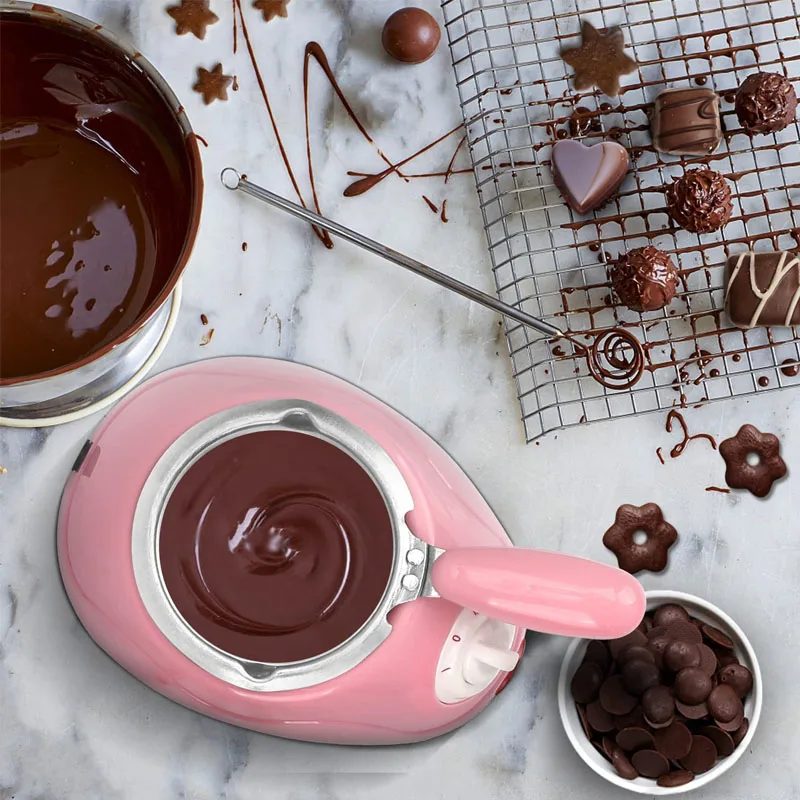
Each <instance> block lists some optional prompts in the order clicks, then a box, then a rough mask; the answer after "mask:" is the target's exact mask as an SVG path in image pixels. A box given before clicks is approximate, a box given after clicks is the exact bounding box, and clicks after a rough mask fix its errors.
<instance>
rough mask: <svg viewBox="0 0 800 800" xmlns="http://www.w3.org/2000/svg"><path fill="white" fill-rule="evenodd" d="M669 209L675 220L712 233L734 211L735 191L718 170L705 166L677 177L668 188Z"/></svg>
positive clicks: (682, 226)
mask: <svg viewBox="0 0 800 800" xmlns="http://www.w3.org/2000/svg"><path fill="white" fill-rule="evenodd" d="M666 196H667V212H668V213H669V215H670V217H671V218H672V220H673V222H675V223H676V224H677V225H679V226H680V227H681V228H684V229H685V230H687V231H690V232H692V233H712V232H713V231H716V230H719V229H720V228H722V227H723V226H725V225H727V223H728V222H729V221H730V218H731V216H732V214H733V199H732V198H733V193H732V192H731V187H730V185H729V183H728V182H727V181H726V180H725V178H723V177H722V175H720V174H719V173H718V172H714V170H711V169H709V168H708V167H703V168H701V169H693V170H689V171H688V172H686V173H685V174H684V175H682V176H681V177H680V178H674V179H673V183H672V184H671V185H670V186H668V187H667V189H666Z"/></svg>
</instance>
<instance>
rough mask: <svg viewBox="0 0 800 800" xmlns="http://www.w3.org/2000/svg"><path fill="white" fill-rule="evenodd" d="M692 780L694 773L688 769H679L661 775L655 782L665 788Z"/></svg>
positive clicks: (682, 784) (681, 784) (683, 784)
mask: <svg viewBox="0 0 800 800" xmlns="http://www.w3.org/2000/svg"><path fill="white" fill-rule="evenodd" d="M693 780H694V773H693V772H690V771H689V770H688V769H679V770H674V771H672V772H669V773H667V774H666V775H662V776H661V777H660V778H659V779H658V780H657V781H656V783H657V784H658V785H659V786H663V787H664V788H665V789H673V788H675V787H676V786H685V785H686V784H687V783H691V782H692V781H693Z"/></svg>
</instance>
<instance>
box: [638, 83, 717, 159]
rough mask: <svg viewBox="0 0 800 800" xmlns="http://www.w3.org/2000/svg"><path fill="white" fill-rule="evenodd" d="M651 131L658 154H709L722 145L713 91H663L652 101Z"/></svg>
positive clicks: (715, 94)
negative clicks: (653, 103) (653, 105)
mask: <svg viewBox="0 0 800 800" xmlns="http://www.w3.org/2000/svg"><path fill="white" fill-rule="evenodd" d="M651 128H652V132H653V145H654V146H655V148H656V150H658V151H660V152H662V153H675V154H680V155H697V156H700V155H708V154H710V153H713V152H714V151H715V150H716V149H717V148H718V147H719V144H720V142H721V141H722V123H721V121H720V116H719V97H718V96H717V93H716V92H715V91H714V90H713V89H666V90H665V91H663V92H661V94H660V95H659V96H658V97H657V98H656V102H655V109H654V114H653V121H652V125H651Z"/></svg>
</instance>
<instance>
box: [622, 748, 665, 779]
mask: <svg viewBox="0 0 800 800" xmlns="http://www.w3.org/2000/svg"><path fill="white" fill-rule="evenodd" d="M631 763H632V764H633V766H634V769H635V770H636V771H637V772H638V773H639V774H640V775H641V776H642V777H644V778H660V777H661V776H662V775H665V774H666V773H667V772H669V761H667V759H666V758H664V756H662V755H661V753H659V752H658V751H657V750H639V751H638V752H636V753H634V754H633V756H632V757H631Z"/></svg>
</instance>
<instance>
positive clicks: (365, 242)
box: [220, 167, 645, 389]
mask: <svg viewBox="0 0 800 800" xmlns="http://www.w3.org/2000/svg"><path fill="white" fill-rule="evenodd" d="M220 179H221V180H222V184H223V186H225V188H227V189H230V190H231V191H240V192H244V193H245V194H248V195H250V196H251V197H255V198H256V199H257V200H261V201H262V202H264V203H267V204H268V205H271V206H273V207H275V208H279V209H281V210H282V211H285V212H286V213H287V214H291V215H292V216H294V217H297V218H299V219H302V220H305V221H306V222H310V223H311V224H312V225H313V226H314V227H315V228H318V229H320V230H323V231H327V232H328V233H331V234H333V235H334V236H338V237H339V238H341V239H345V240H346V241H348V242H350V243H351V244H355V245H358V246H359V247H361V248H363V249H364V250H368V251H369V252H370V253H374V254H375V255H376V256H380V257H381V258H383V259H385V260H386V261H390V262H391V263H393V264H396V265H397V266H399V267H403V268H404V269H407V270H409V271H410V272H413V273H414V274H415V275H419V276H420V277H422V278H426V279H427V280H429V281H432V282H433V283H435V284H437V285H439V286H441V287H443V288H445V289H447V290H449V291H451V292H455V293H456V294H460V295H461V296H462V297H466V298H467V299H468V300H472V301H473V302H474V303H477V304H478V305H481V306H484V307H485V308H490V309H492V310H493V311H496V312H497V313H498V314H502V315H503V316H504V317H506V318H508V319H512V320H514V321H515V322H519V323H520V324H521V325H526V326H528V327H529V328H533V329H534V330H536V331H538V332H539V333H543V334H544V335H545V336H549V337H552V338H555V339H565V340H567V341H569V342H570V343H571V344H572V345H573V346H574V347H575V348H576V350H577V351H578V352H580V353H581V355H583V356H584V357H585V358H586V361H587V364H588V366H589V371H590V372H591V374H592V376H593V377H594V378H595V380H597V381H598V382H599V383H601V384H603V385H604V386H607V387H609V388H611V389H629V388H630V387H631V386H633V385H634V384H635V383H636V382H637V381H638V380H639V378H640V377H641V376H642V373H643V372H644V366H645V357H644V351H643V349H642V345H641V343H640V342H639V340H638V339H637V338H636V337H635V336H634V335H633V334H631V333H630V332H629V331H626V330H624V329H621V328H612V329H610V330H605V331H601V332H597V331H581V333H582V334H585V335H588V336H592V337H593V339H594V341H593V343H592V344H591V345H589V346H588V347H587V346H586V345H585V344H583V343H581V342H578V341H577V340H576V339H575V338H574V336H573V335H571V334H569V333H566V332H564V331H562V330H561V329H560V328H557V327H556V326H555V325H551V324H550V323H549V322H545V321H544V320H541V319H539V318H538V317H534V316H532V315H531V314H527V313H526V312H524V311H521V310H520V309H518V308H514V306H511V305H508V303H504V302H502V300H498V299H497V298H496V297H492V296H491V295H489V294H486V293H485V292H481V291H479V290H478V289H475V288H474V287H472V286H470V285H468V284H466V283H462V282H461V281H459V280H456V279H455V278H452V277H450V276H449V275H446V274H445V273H443V272H440V271H439V270H436V269H434V268H433V267H429V266H428V265H427V264H423V263H422V262H421V261H417V260H416V259H414V258H411V257H409V256H407V255H405V254H403V253H400V252H398V251H397V250H393V249H392V248H391V247H387V246H386V245H384V244H381V243H380V242H376V241H375V240H374V239H370V238H369V237H367V236H364V235H363V234H361V233H358V232H357V231H354V230H351V229H350V228H346V227H345V226H344V225H340V224H339V223H338V222H334V221H333V220H329V219H327V218H326V217H323V216H321V215H319V214H317V213H315V212H314V211H311V210H310V209H308V208H305V207H304V206H301V205H298V204H297V203H293V202H291V201H290V200H287V199H286V198H285V197H281V196H280V195H277V194H275V193H274V192H270V191H269V190H268V189H264V188H263V187H262V186H258V185H257V184H255V183H252V182H251V181H249V180H247V179H246V178H244V177H242V175H241V174H240V173H239V172H237V171H236V170H235V169H234V168H233V167H226V168H225V169H223V170H222V173H221V174H220Z"/></svg>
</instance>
